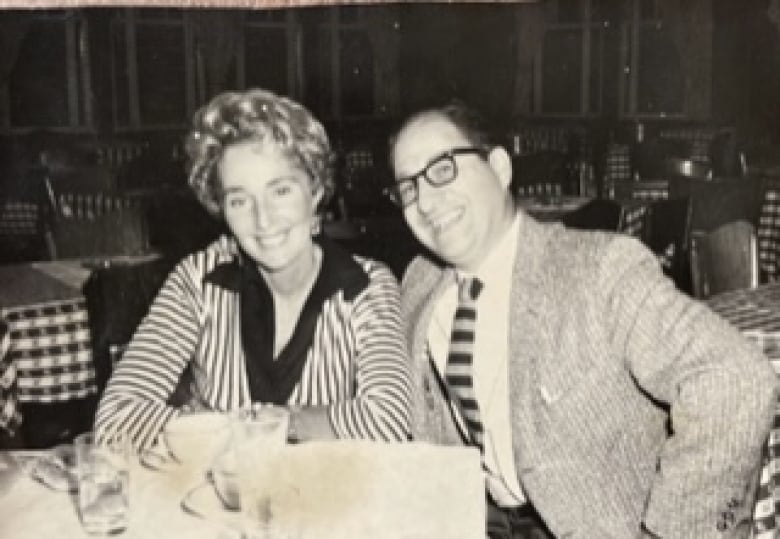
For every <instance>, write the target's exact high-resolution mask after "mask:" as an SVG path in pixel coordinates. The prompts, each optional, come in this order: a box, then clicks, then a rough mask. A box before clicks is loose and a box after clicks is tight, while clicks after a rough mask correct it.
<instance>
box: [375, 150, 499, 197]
mask: <svg viewBox="0 0 780 539" xmlns="http://www.w3.org/2000/svg"><path fill="white" fill-rule="evenodd" d="M468 154H476V155H479V156H481V157H482V158H483V159H484V158H485V157H487V154H488V152H487V151H486V150H484V149H482V148H473V147H469V148H453V149H452V150H449V151H446V152H444V153H443V154H441V155H437V156H436V157H434V158H433V159H431V160H430V161H429V162H428V164H427V165H425V167H423V169H422V170H421V171H420V172H418V173H416V174H412V175H410V176H406V177H405V178H401V179H399V180H398V181H397V182H396V183H395V185H393V186H392V187H390V188H388V189H386V190H385V193H386V194H387V196H389V197H390V200H392V201H393V202H394V203H396V204H397V205H398V206H401V207H402V208H405V207H407V206H409V205H410V204H414V203H415V202H416V201H417V195H418V193H419V189H418V187H417V185H418V183H417V182H418V181H419V179H420V178H425V181H427V182H428V185H431V186H433V187H442V186H444V185H447V184H448V183H451V182H452V181H453V180H455V178H457V177H458V165H457V162H456V161H455V157H456V156H458V155H468Z"/></svg>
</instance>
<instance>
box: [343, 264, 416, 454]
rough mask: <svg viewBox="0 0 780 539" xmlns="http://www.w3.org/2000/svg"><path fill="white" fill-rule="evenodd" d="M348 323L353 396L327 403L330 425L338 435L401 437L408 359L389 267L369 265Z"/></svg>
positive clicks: (405, 431) (405, 423)
mask: <svg viewBox="0 0 780 539" xmlns="http://www.w3.org/2000/svg"><path fill="white" fill-rule="evenodd" d="M348 323H349V324H350V325H351V328H352V333H353V335H354V337H355V353H356V357H355V359H354V365H355V393H354V395H355V396H354V398H352V399H346V400H342V401H339V402H336V403H334V404H332V405H331V406H330V409H329V415H330V421H331V424H332V425H333V428H334V429H335V431H336V433H337V435H338V436H339V437H340V438H366V439H372V440H393V441H403V440H407V439H408V438H409V433H410V424H409V423H410V420H409V415H410V414H409V406H410V402H409V401H410V391H411V388H410V380H409V361H408V354H407V348H406V342H405V340H404V335H403V330H402V327H401V307H400V294H399V289H398V283H397V281H396V280H395V277H394V276H393V274H392V273H391V272H390V270H388V269H387V268H385V267H384V266H379V265H375V266H374V267H373V268H372V270H371V271H370V282H369V284H368V286H367V287H366V288H365V290H363V291H362V292H361V293H360V294H358V295H357V296H356V298H355V300H354V304H353V308H352V312H351V317H350V320H349V322H348Z"/></svg>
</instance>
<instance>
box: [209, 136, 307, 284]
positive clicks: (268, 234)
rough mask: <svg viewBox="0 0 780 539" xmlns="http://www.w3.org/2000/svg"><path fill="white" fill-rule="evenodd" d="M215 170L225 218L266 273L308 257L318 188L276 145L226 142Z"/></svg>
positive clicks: (280, 269) (282, 269) (298, 262)
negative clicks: (225, 148)
mask: <svg viewBox="0 0 780 539" xmlns="http://www.w3.org/2000/svg"><path fill="white" fill-rule="evenodd" d="M218 173H219V176H220V180H221V182H222V191H223V195H222V207H223V213H224V216H225V221H226V222H227V225H228V227H229V228H230V230H231V232H232V233H233V235H234V236H235V237H236V240H237V241H238V243H239V245H241V247H242V248H243V249H244V251H245V252H246V253H247V254H248V255H249V256H251V257H252V258H253V259H254V260H255V261H256V262H257V263H258V264H259V265H260V268H261V269H262V270H264V271H266V272H269V273H276V272H283V271H285V270H293V269H294V268H295V267H297V265H298V264H308V263H310V261H311V258H310V257H311V253H312V249H313V243H312V238H311V229H312V223H313V221H314V219H315V215H316V208H317V203H318V202H319V200H320V198H321V197H322V190H321V189H318V190H317V191H316V192H315V193H313V192H312V187H311V182H310V180H309V176H308V174H307V173H305V172H304V171H303V170H301V169H300V168H299V167H298V166H297V164H296V163H295V162H293V161H292V160H291V159H290V158H289V157H287V156H286V155H285V154H284V153H283V152H282V150H281V149H280V148H279V147H278V146H277V145H276V144H261V143H257V142H252V141H248V142H243V143H239V144H236V145H234V146H230V147H229V148H228V149H227V150H225V153H224V154H223V156H222V159H221V160H220V163H219V168H218Z"/></svg>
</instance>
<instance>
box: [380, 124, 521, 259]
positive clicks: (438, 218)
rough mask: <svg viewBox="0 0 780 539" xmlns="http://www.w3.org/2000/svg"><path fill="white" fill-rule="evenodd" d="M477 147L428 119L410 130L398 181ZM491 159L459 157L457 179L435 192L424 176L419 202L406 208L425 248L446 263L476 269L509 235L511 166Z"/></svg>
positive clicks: (397, 165)
mask: <svg viewBox="0 0 780 539" xmlns="http://www.w3.org/2000/svg"><path fill="white" fill-rule="evenodd" d="M471 146H472V145H471V143H470V142H469V141H468V139H467V138H466V137H465V136H464V135H463V134H462V133H461V132H460V131H459V130H458V128H456V127H455V126H454V125H453V124H452V123H451V122H450V121H449V120H448V119H447V118H445V117H444V116H442V115H438V114H431V115H426V116H423V117H421V118H418V119H416V120H414V121H413V122H412V123H410V124H409V125H407V126H405V127H404V128H403V130H402V131H401V133H399V135H398V138H397V141H396V145H395V148H394V152H393V156H392V157H393V169H394V171H395V178H396V181H397V180H399V179H402V178H406V177H410V176H412V175H415V174H418V173H420V172H421V171H422V170H423V169H425V168H426V167H427V166H428V165H429V164H431V163H432V162H433V161H434V160H436V159H437V158H438V157H440V156H441V155H442V154H445V153H446V152H448V151H451V150H453V149H456V148H469V147H471ZM494 152H500V153H503V154H504V155H505V154H506V152H504V151H503V150H502V149H500V148H499V149H496V150H493V152H491V154H490V155H489V156H488V158H487V159H486V158H484V157H482V156H481V155H478V154H474V153H468V154H460V155H456V156H454V157H453V160H454V162H455V165H456V169H457V175H456V177H455V179H454V180H453V181H451V182H450V183H448V184H446V185H442V186H439V187H434V186H432V185H430V183H428V182H427V181H426V180H425V178H423V177H421V176H420V177H418V178H417V179H416V185H417V191H418V192H417V200H416V201H415V202H412V203H411V204H409V205H407V206H406V207H405V208H404V217H405V218H406V222H407V223H408V224H409V227H410V228H411V229H412V232H414V234H415V235H416V236H417V238H418V239H419V240H420V242H421V243H423V244H424V245H425V246H426V247H428V248H429V249H431V250H432V251H433V252H434V253H436V254H437V255H439V256H440V257H441V258H443V259H444V260H445V261H447V262H449V263H451V264H453V265H454V266H456V267H458V268H460V269H464V270H467V271H469V270H471V271H473V270H475V269H476V268H477V267H478V266H479V264H480V263H481V262H482V260H483V259H484V258H485V256H486V255H487V253H488V252H489V251H490V248H491V247H492V246H493V245H494V244H495V242H496V241H497V240H498V239H499V238H500V237H501V234H502V233H503V231H504V230H506V224H507V222H508V218H509V217H511V213H512V212H511V210H509V209H508V208H509V204H508V198H507V197H508V193H507V189H508V186H509V182H510V180H511V167H510V169H508V170H507V169H506V167H501V166H496V159H497V158H498V157H497V154H496V155H494Z"/></svg>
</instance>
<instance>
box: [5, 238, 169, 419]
mask: <svg viewBox="0 0 780 539" xmlns="http://www.w3.org/2000/svg"><path fill="white" fill-rule="evenodd" d="M157 258H159V255H158V254H156V253H150V254H147V255H139V256H115V257H109V258H101V259H92V258H80V259H69V260H56V261H46V262H31V263H25V264H12V265H5V266H0V321H1V322H2V324H0V326H5V327H6V328H7V329H6V335H7V336H6V337H5V340H4V341H2V340H0V428H3V429H5V430H6V431H8V432H9V433H11V434H13V433H14V432H15V431H16V430H17V429H18V427H19V426H20V424H21V423H22V422H23V421H24V418H23V417H22V415H23V414H22V412H21V407H22V406H23V405H31V406H39V405H51V404H60V403H69V402H77V401H80V400H83V399H86V398H90V397H93V396H94V395H96V394H97V392H98V384H97V380H96V372H95V364H94V361H93V359H94V358H93V349H92V335H91V329H90V320H89V308H88V305H87V300H86V298H85V296H84V286H85V284H86V283H87V280H88V278H89V277H90V275H91V274H92V272H93V271H94V270H95V269H97V268H105V267H116V266H131V265H134V264H138V263H140V262H146V261H149V260H156V259H157ZM2 337H3V335H0V338H2ZM74 413H77V414H80V413H82V412H81V411H80V410H76V411H75V412H74Z"/></svg>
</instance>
